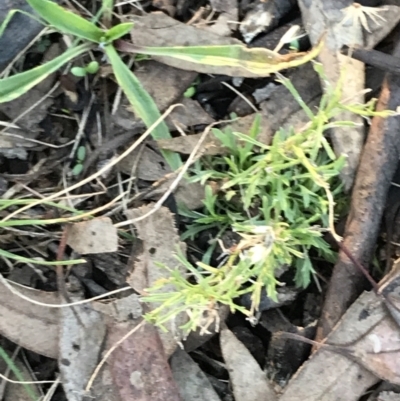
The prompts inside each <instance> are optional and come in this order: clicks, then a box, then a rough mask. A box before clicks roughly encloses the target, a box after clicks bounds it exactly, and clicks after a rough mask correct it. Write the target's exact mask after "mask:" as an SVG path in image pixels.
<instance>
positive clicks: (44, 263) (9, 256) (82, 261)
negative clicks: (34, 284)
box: [0, 249, 86, 266]
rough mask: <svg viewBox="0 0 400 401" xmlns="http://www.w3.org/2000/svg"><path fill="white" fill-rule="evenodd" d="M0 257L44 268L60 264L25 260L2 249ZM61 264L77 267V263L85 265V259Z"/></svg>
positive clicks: (64, 261)
mask: <svg viewBox="0 0 400 401" xmlns="http://www.w3.org/2000/svg"><path fill="white" fill-rule="evenodd" d="M0 256H2V257H4V258H8V259H13V260H17V261H19V262H22V263H34V264H37V265H44V266H57V265H59V264H60V262H59V261H54V262H48V261H47V260H39V259H33V258H25V257H24V256H20V255H16V254H15V253H11V252H8V251H5V250H4V249H0ZM61 263H62V264H63V265H77V264H79V263H86V260H85V259H75V260H63V261H62V262H61Z"/></svg>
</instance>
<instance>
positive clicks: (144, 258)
mask: <svg viewBox="0 0 400 401" xmlns="http://www.w3.org/2000/svg"><path fill="white" fill-rule="evenodd" d="M153 206H154V205H153V204H149V205H147V206H143V207H141V208H138V209H133V210H129V211H128V212H127V213H126V214H127V217H128V219H133V218H136V217H140V216H143V215H145V214H146V213H148V212H149V211H150V210H152V208H153ZM134 224H135V227H136V229H137V231H138V236H139V238H140V239H141V240H142V241H143V254H142V255H140V256H139V257H138V258H137V259H138V261H137V262H136V263H135V264H134V270H133V272H132V274H131V275H130V277H129V278H128V280H127V282H128V284H129V285H130V286H131V287H132V288H133V289H135V290H136V291H138V292H141V291H143V290H145V289H146V288H148V287H151V286H152V285H153V284H154V283H155V282H156V281H158V280H160V279H162V278H164V277H169V272H168V270H167V269H164V268H162V267H160V266H159V264H163V265H166V266H168V268H170V269H179V270H180V271H181V273H182V275H184V274H185V269H184V267H182V266H179V263H178V261H177V260H176V258H175V257H174V255H175V254H176V252H177V250H178V247H180V249H181V251H182V253H183V254H185V252H186V246H185V244H184V243H183V242H181V241H180V239H179V235H178V231H177V228H176V227H175V221H174V216H173V214H172V213H171V212H170V211H169V210H168V209H167V208H165V207H161V208H160V209H159V210H157V211H156V212H154V213H153V214H151V215H150V216H149V217H147V218H145V219H143V220H141V221H138V222H135V223H134ZM174 290H175V289H174V288H173V287H171V286H168V287H167V286H165V287H164V289H163V291H174ZM150 307H154V308H155V307H157V305H150ZM175 307H177V306H174V308H175ZM187 321H188V316H187V315H186V314H180V315H179V316H178V317H177V318H176V319H175V320H174V321H171V322H168V323H167V324H166V325H165V326H166V328H167V330H168V332H167V333H165V332H163V331H161V330H160V337H161V340H162V342H163V345H164V348H165V352H166V354H167V355H168V356H170V355H172V354H173V352H174V351H175V349H176V346H177V342H178V341H180V340H182V338H183V333H182V332H181V330H180V329H179V327H180V326H181V325H183V324H185V323H186V322H187Z"/></svg>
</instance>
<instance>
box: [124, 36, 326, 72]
mask: <svg viewBox="0 0 400 401" xmlns="http://www.w3.org/2000/svg"><path fill="white" fill-rule="evenodd" d="M322 45H323V42H322V41H320V42H319V44H318V45H317V46H315V47H314V48H313V49H312V50H311V51H309V52H308V53H290V54H286V55H281V54H278V53H275V52H273V51H272V50H268V49H264V48H252V49H249V48H247V47H246V46H243V45H223V46H173V47H147V46H146V47H144V46H135V45H134V44H130V43H128V42H122V41H120V42H118V43H117V48H118V50H121V51H124V52H129V53H141V54H146V55H150V56H156V57H157V60H158V61H160V62H162V63H165V64H168V65H170V66H172V67H176V68H181V69H183V70H190V71H196V72H199V73H209V74H223V75H229V76H242V77H249V78H252V77H263V76H268V75H270V74H272V73H275V72H277V71H280V70H284V69H287V68H292V67H297V66H299V65H301V64H304V63H306V62H308V61H311V60H312V59H314V58H315V57H316V56H317V55H318V53H319V52H320V50H321V48H322Z"/></svg>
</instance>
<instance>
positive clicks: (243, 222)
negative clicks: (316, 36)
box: [143, 64, 389, 331]
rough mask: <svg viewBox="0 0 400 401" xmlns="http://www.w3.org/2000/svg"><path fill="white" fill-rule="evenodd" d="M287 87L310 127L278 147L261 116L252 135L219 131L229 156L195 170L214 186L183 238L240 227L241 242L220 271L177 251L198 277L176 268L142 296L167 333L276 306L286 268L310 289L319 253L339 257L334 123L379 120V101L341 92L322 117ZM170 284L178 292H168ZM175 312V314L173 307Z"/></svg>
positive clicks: (329, 98) (325, 104)
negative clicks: (220, 315) (169, 328)
mask: <svg viewBox="0 0 400 401" xmlns="http://www.w3.org/2000/svg"><path fill="white" fill-rule="evenodd" d="M316 70H317V72H318V73H319V74H322V71H321V69H320V65H318V64H316ZM280 81H281V83H283V84H284V85H285V86H286V87H287V89H288V90H289V91H290V92H291V93H292V94H293V96H294V97H295V98H296V99H297V100H298V102H299V104H300V105H301V106H302V108H303V109H304V111H305V112H306V113H307V115H308V116H309V119H310V122H309V124H307V126H306V127H304V129H302V130H300V131H298V132H297V131H295V130H294V129H280V130H279V131H278V132H276V134H275V135H274V138H273V140H272V143H271V144H270V145H266V144H263V143H261V142H259V141H257V134H258V133H259V131H260V126H259V124H260V119H259V118H256V120H255V122H254V124H253V127H252V129H251V131H250V132H249V134H248V135H244V134H242V133H239V132H233V131H232V130H230V129H225V130H224V131H222V130H219V129H214V130H213V134H214V135H215V136H216V137H217V138H218V139H219V140H220V141H221V143H222V144H223V145H224V147H225V148H226V149H227V152H226V155H222V156H213V157H210V156H206V157H203V158H202V159H201V160H200V161H198V162H197V163H196V165H195V166H194V169H193V171H192V173H193V175H192V178H191V179H192V181H195V182H196V181H200V182H201V183H203V184H204V185H205V200H204V208H203V210H202V211H189V210H182V214H184V215H185V216H186V217H188V218H190V219H192V224H191V225H190V227H189V229H188V231H187V232H186V233H185V234H184V235H183V238H184V239H185V238H189V237H190V238H192V239H195V238H196V236H197V234H199V233H200V232H201V231H204V230H209V229H210V228H214V229H215V228H216V229H218V230H219V236H220V235H221V234H222V233H223V232H224V231H225V230H233V231H235V232H236V233H237V234H238V235H239V236H240V238H241V239H240V241H239V242H238V243H237V245H236V246H234V247H232V248H230V249H228V250H226V252H225V258H224V259H223V260H222V262H221V264H220V266H218V267H212V266H210V265H209V264H208V263H206V261H205V260H204V259H203V262H200V263H198V266H197V267H194V266H192V265H191V264H190V263H189V262H188V261H187V260H186V259H185V257H184V256H183V255H182V254H181V253H178V255H177V259H178V262H179V263H181V264H183V265H184V266H185V267H186V268H187V271H188V274H189V279H186V278H184V277H182V275H181V274H180V273H179V272H178V270H170V273H171V276H170V278H169V279H167V280H163V281H162V282H159V283H156V285H155V286H154V287H152V288H150V289H148V290H147V291H148V295H147V296H145V297H144V298H143V300H144V301H148V302H158V303H159V306H158V307H157V308H156V309H154V310H153V311H152V312H150V313H149V314H148V315H147V319H149V320H150V321H152V322H154V323H156V324H158V325H160V326H161V327H162V325H163V323H164V322H165V321H166V320H168V319H170V318H172V317H173V316H174V315H175V314H177V313H180V312H182V311H186V313H188V315H189V316H190V321H189V322H188V323H187V324H186V325H185V326H184V327H183V328H184V329H185V330H188V331H190V330H194V329H196V328H197V327H198V326H203V327H204V326H205V325H206V326H207V325H208V324H209V323H210V316H211V317H212V316H214V317H215V316H216V308H218V305H219V304H224V305H228V306H229V307H230V309H231V311H241V312H242V313H244V314H246V315H247V316H248V317H250V318H251V317H253V315H254V314H255V312H256V311H257V308H258V305H259V302H260V296H261V290H262V289H263V288H265V289H266V291H267V294H268V296H269V297H271V298H272V299H276V295H277V292H276V287H277V286H278V285H280V283H279V280H278V277H277V271H278V270H280V269H281V268H282V267H289V268H292V269H294V272H293V275H294V279H295V282H296V284H297V286H298V287H303V288H304V287H307V286H308V284H309V283H310V280H311V278H312V275H313V274H314V273H315V271H314V268H313V264H312V261H311V258H310V252H311V251H313V252H314V253H315V254H316V255H319V256H321V257H323V258H324V259H325V260H329V261H333V260H334V254H333V252H332V251H331V249H330V248H329V246H328V244H327V243H326V242H325V240H324V239H323V233H324V232H326V231H328V230H329V231H331V232H332V233H333V234H334V236H336V233H335V231H334V227H333V222H334V217H335V216H334V198H335V200H336V199H338V198H339V199H340V198H341V202H342V201H343V199H344V198H345V195H344V194H343V193H342V185H341V183H340V180H339V178H338V175H339V172H340V170H341V168H342V166H343V165H344V162H345V159H344V157H339V158H337V157H336V156H335V154H334V152H333V150H332V148H331V145H330V143H329V142H328V140H327V138H326V131H327V130H328V129H329V128H332V127H333V126H335V125H340V126H343V125H348V126H351V125H354V123H352V122H350V121H336V122H332V118H333V117H335V116H336V115H337V114H338V113H339V112H342V111H343V110H350V111H352V112H354V113H356V114H359V115H362V116H364V117H369V116H371V115H374V113H376V112H374V109H375V101H371V102H369V103H367V104H365V105H354V104H351V105H348V104H345V103H344V102H342V100H341V99H342V96H341V90H340V87H338V88H331V89H330V88H328V90H327V91H326V94H325V95H324V96H323V98H322V100H321V103H320V107H319V108H318V110H316V112H315V113H314V112H313V111H312V110H311V109H309V108H308V106H307V105H305V104H304V102H303V101H302V100H301V97H300V95H299V94H298V92H297V91H296V89H295V88H294V87H293V85H292V84H291V82H290V81H289V80H287V79H285V78H282V77H281V78H280ZM388 113H389V112H387V113H386V115H388ZM210 182H212V183H213V185H212V186H211V185H209V184H208V183H210ZM216 188H218V189H217V190H216ZM219 242H220V243H221V241H219ZM210 249H213V248H212V247H210ZM208 256H209V255H208ZM171 284H172V285H173V286H174V288H175V290H176V291H174V292H172V293H171V292H170V293H168V292H166V291H163V289H164V288H165V287H164V286H165V285H171ZM245 293H250V294H251V299H252V307H251V308H250V310H246V309H245V308H244V307H243V306H240V305H237V304H236V303H235V299H237V297H239V296H241V295H243V294H245ZM173 305H175V306H176V308H175V311H174V310H173V309H172V310H171V306H173ZM167 308H168V314H165V311H166V310H167ZM211 320H212V319H211Z"/></svg>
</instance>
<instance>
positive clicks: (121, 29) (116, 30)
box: [105, 22, 133, 42]
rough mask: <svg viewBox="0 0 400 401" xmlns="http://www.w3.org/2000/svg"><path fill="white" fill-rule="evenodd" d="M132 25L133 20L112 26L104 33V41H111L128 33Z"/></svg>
mask: <svg viewBox="0 0 400 401" xmlns="http://www.w3.org/2000/svg"><path fill="white" fill-rule="evenodd" d="M132 27H133V22H124V23H122V24H118V25H115V26H113V27H112V28H110V29H109V30H108V31H107V32H106V35H105V36H106V41H107V42H113V41H114V40H117V39H119V38H121V37H122V36H124V35H126V34H127V33H129V32H130V31H131V29H132Z"/></svg>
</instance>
